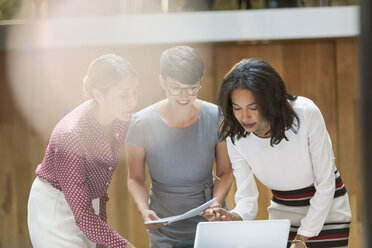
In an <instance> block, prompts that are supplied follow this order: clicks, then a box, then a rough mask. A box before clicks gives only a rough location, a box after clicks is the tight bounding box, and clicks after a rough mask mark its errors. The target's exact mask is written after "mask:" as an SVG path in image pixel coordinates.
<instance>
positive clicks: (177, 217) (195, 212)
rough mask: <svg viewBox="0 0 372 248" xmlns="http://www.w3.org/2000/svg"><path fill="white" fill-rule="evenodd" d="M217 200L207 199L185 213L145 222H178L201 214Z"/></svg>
mask: <svg viewBox="0 0 372 248" xmlns="http://www.w3.org/2000/svg"><path fill="white" fill-rule="evenodd" d="M215 200H216V198H213V199H212V200H209V201H207V202H206V203H204V204H202V205H200V206H199V207H196V208H193V209H191V210H189V211H187V212H186V213H184V214H180V215H175V216H170V217H166V218H163V219H160V220H150V221H146V222H145V224H155V223H164V224H170V223H172V222H176V221H179V220H184V219H187V218H191V217H194V216H197V215H199V214H200V213H201V212H202V211H203V210H205V209H207V208H209V207H210V205H212V203H213V202H214V201H215Z"/></svg>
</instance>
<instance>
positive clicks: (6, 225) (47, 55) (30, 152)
mask: <svg viewBox="0 0 372 248" xmlns="http://www.w3.org/2000/svg"><path fill="white" fill-rule="evenodd" d="M190 45H191V46H193V47H195V48H196V49H197V50H198V51H199V52H200V54H201V55H202V57H203V59H204V62H205V65H206V71H205V77H204V78H203V82H202V84H203V88H202V91H201V93H200V98H201V99H203V100H207V101H210V102H214V103H215V102H216V96H217V92H218V90H219V87H220V83H221V80H222V78H223V76H224V75H225V74H226V73H227V72H228V70H229V69H230V68H231V67H232V66H233V65H234V64H235V63H237V62H238V61H239V60H241V59H243V58H248V57H259V58H263V59H265V60H267V61H268V62H269V63H270V64H272V65H273V67H274V68H276V69H277V70H278V72H279V73H280V74H281V75H282V77H283V79H284V81H285V82H286V84H287V87H288V91H289V92H290V93H292V94H295V95H302V96H306V97H308V98H311V99H312V100H313V101H314V102H315V103H316V104H317V105H318V107H319V108H320V110H321V111H322V113H323V115H324V118H325V121H326V124H327V128H328V131H329V133H330V136H331V138H332V143H333V148H334V152H335V156H336V165H337V167H338V168H339V170H340V172H341V175H342V178H343V180H344V182H345V184H346V187H347V189H348V192H349V197H350V202H351V208H352V213H353V222H352V226H351V237H350V245H349V247H361V246H362V244H361V240H362V235H363V234H362V231H363V230H362V226H361V225H362V219H361V207H360V206H361V205H362V199H361V183H360V180H359V178H360V172H359V168H360V161H359V138H358V132H357V130H358V128H357V126H358V121H359V118H358V115H357V112H358V107H359V106H358V104H359V95H358V87H357V86H358V83H357V72H358V67H357V64H356V61H357V47H356V40H355V39H324V40H294V41H275V42H265V43H235V42H234V43H205V44H190ZM171 46H173V45H153V46H150V45H147V46H130V47H128V46H125V47H99V48H93V47H87V48H64V49H49V50H33V51H7V52H4V51H2V52H0V94H1V97H0V102H1V105H0V148H1V149H0V154H1V158H2V162H1V173H0V190H1V194H0V219H1V222H0V248H2V247H22V248H23V247H31V243H30V240H29V237H28V230H27V218H26V216H27V212H26V206H27V198H28V193H29V189H30V187H31V184H32V181H33V179H34V170H35V168H36V166H37V164H38V163H40V162H41V160H42V158H43V153H44V151H45V148H46V145H47V142H48V136H49V135H50V132H51V131H52V129H53V127H54V125H55V124H56V123H57V122H58V120H59V119H60V118H62V117H63V116H64V115H65V114H66V113H68V112H69V111H71V110H72V108H73V107H74V106H76V105H78V104H79V103H81V102H83V101H84V98H83V96H82V94H81V81H82V78H83V76H84V73H85V72H86V69H87V66H88V64H89V62H90V61H91V60H92V59H93V58H95V57H97V56H99V55H101V54H103V53H109V52H110V53H117V54H118V55H121V56H123V57H124V58H126V59H127V60H128V61H130V62H131V63H132V64H133V65H134V67H135V68H136V69H137V71H138V73H139V75H140V95H139V105H138V109H142V108H144V107H146V106H148V105H150V104H152V103H155V102H156V101H159V100H161V99H162V98H164V96H165V94H164V92H163V90H162V89H161V88H160V86H159V80H158V74H159V57H160V54H161V52H162V51H164V50H165V49H166V48H168V47H171ZM21 65H23V67H22V66H21ZM14 68H15V69H16V70H15V71H13V72H11V69H14ZM17 81H18V82H17ZM55 89H57V90H55ZM26 97H30V98H28V100H27V101H26V103H20V102H19V101H20V99H24V98H26ZM40 121H41V122H40ZM126 171H127V167H126V163H125V154H124V152H123V153H122V158H121V161H120V165H119V168H118V170H117V171H116V173H115V174H114V178H113V181H112V183H111V186H110V188H109V196H110V201H109V203H108V222H109V224H110V225H111V226H112V227H113V228H114V229H115V230H117V231H118V232H119V233H120V234H122V235H123V236H124V237H126V238H128V239H129V240H130V241H131V242H132V243H133V244H135V245H136V247H139V248H142V247H148V244H149V238H148V236H147V234H146V230H145V228H144V225H143V221H142V219H141V217H140V216H139V214H138V211H137V209H136V207H135V206H134V204H133V202H132V201H131V199H130V196H129V193H128V191H127V186H126V174H127V172H126ZM259 191H260V198H259V213H258V216H257V219H266V218H267V213H266V208H267V206H268V203H269V200H270V198H271V194H270V192H269V191H268V190H267V189H265V188H264V187H263V186H262V185H261V184H259ZM234 192H235V186H233V187H232V189H231V191H230V194H229V196H228V198H227V203H228V205H229V207H230V208H232V207H234Z"/></svg>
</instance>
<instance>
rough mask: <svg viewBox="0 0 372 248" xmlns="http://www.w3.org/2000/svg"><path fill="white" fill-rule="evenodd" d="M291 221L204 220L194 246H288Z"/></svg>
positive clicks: (199, 227)
mask: <svg viewBox="0 0 372 248" xmlns="http://www.w3.org/2000/svg"><path fill="white" fill-rule="evenodd" d="M290 225H291V222H290V221H289V220H287V219H283V220H253V221H219V222H200V223H199V224H198V226H197V229H196V237H195V244H194V248H220V247H221V248H222V247H223V248H226V247H229V248H249V247H252V248H285V247H287V241H288V235H289V229H290Z"/></svg>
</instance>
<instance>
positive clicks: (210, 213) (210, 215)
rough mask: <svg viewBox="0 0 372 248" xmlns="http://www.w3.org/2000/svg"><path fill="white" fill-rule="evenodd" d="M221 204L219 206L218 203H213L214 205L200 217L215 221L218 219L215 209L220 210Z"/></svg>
mask: <svg viewBox="0 0 372 248" xmlns="http://www.w3.org/2000/svg"><path fill="white" fill-rule="evenodd" d="M220 207H221V204H219V203H218V202H217V201H215V202H213V203H212V205H211V206H210V207H209V208H207V209H205V210H204V211H202V212H201V213H200V214H199V215H200V216H202V217H204V218H205V219H206V220H208V221H213V220H214V219H215V218H216V215H215V214H214V211H213V209H217V208H220Z"/></svg>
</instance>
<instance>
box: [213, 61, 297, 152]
mask: <svg viewBox="0 0 372 248" xmlns="http://www.w3.org/2000/svg"><path fill="white" fill-rule="evenodd" d="M235 89H248V90H250V91H252V92H253V95H254V97H255V99H256V103H257V108H258V111H259V113H260V116H261V118H263V119H264V120H266V121H268V122H269V124H270V130H269V133H270V135H271V140H270V144H271V146H273V145H277V144H279V143H280V142H281V141H282V140H283V139H285V140H287V141H288V137H287V136H286V135H285V131H286V130H288V129H291V130H292V131H293V132H294V133H297V130H298V128H299V125H300V120H299V118H298V116H297V114H296V113H295V112H294V110H293V108H292V107H291V105H290V103H289V101H294V100H296V99H297V96H293V95H291V94H289V93H288V92H287V89H286V87H285V84H284V82H283V79H282V78H281V77H280V75H279V74H278V72H277V71H276V70H275V69H274V68H272V67H271V66H270V65H269V64H268V63H267V62H265V61H263V60H261V59H256V58H252V59H243V60H241V61H240V62H239V63H237V64H236V65H234V66H233V68H231V70H230V71H229V72H228V73H227V74H226V76H225V78H224V79H223V81H222V85H221V89H220V91H219V93H218V100H217V102H218V106H219V111H220V113H221V115H222V116H223V120H222V122H221V125H220V130H219V131H220V132H219V136H220V138H221V139H226V138H227V137H231V139H232V142H233V143H234V141H235V138H237V139H240V138H242V137H246V136H247V135H248V134H249V132H247V131H245V129H244V128H243V127H242V125H241V124H240V123H239V122H238V120H237V119H236V118H235V116H234V113H233V109H232V102H231V92H232V91H233V90H235ZM295 119H296V122H295Z"/></svg>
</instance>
